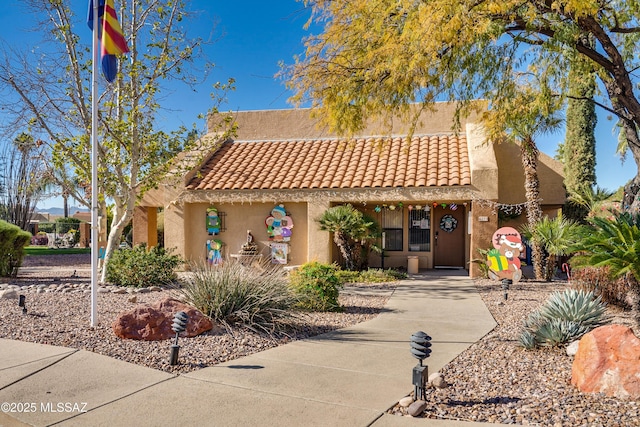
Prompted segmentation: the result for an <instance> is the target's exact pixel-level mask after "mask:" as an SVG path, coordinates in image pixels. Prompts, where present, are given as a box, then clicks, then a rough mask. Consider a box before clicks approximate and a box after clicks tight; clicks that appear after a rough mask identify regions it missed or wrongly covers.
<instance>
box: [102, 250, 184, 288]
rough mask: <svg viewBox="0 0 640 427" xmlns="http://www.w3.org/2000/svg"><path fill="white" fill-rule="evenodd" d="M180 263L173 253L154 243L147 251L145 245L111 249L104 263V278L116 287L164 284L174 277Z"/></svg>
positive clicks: (174, 278)
mask: <svg viewBox="0 0 640 427" xmlns="http://www.w3.org/2000/svg"><path fill="white" fill-rule="evenodd" d="M180 264H182V260H181V259H180V257H179V256H177V255H171V254H170V251H167V250H165V249H164V248H161V247H158V246H154V247H152V248H151V249H150V250H147V247H146V245H145V244H141V245H138V246H136V247H135V248H133V249H123V250H117V251H114V252H113V255H112V256H111V258H110V260H109V263H108V264H107V276H106V278H107V281H108V282H110V283H114V284H116V285H120V286H135V287H139V288H141V287H145V286H158V285H167V284H170V283H173V282H175V280H176V279H177V275H176V268H177V267H178V266H180Z"/></svg>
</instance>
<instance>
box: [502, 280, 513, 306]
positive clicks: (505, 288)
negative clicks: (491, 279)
mask: <svg viewBox="0 0 640 427" xmlns="http://www.w3.org/2000/svg"><path fill="white" fill-rule="evenodd" d="M512 283H513V280H511V279H502V291H503V292H504V300H505V301H506V300H507V298H509V295H508V292H509V286H510V285H511V284H512Z"/></svg>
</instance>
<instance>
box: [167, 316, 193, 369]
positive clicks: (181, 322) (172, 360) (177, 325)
mask: <svg viewBox="0 0 640 427" xmlns="http://www.w3.org/2000/svg"><path fill="white" fill-rule="evenodd" d="M188 320H189V316H187V313H185V312H184V311H179V312H177V313H176V314H175V316H173V324H172V325H171V329H172V330H173V332H175V333H176V341H175V343H174V344H173V345H172V346H171V356H170V357H169V364H170V365H177V364H178V352H179V351H180V346H179V345H178V335H180V332H184V331H185V329H187V321H188Z"/></svg>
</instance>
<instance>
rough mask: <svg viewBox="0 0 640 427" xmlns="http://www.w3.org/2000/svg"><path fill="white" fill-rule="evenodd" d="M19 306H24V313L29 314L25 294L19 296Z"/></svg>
mask: <svg viewBox="0 0 640 427" xmlns="http://www.w3.org/2000/svg"><path fill="white" fill-rule="evenodd" d="M18 307H22V314H27V302H26V297H25V296H24V295H20V296H19V299H18Z"/></svg>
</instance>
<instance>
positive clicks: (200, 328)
mask: <svg viewBox="0 0 640 427" xmlns="http://www.w3.org/2000/svg"><path fill="white" fill-rule="evenodd" d="M179 311H184V312H185V313H187V315H188V316H189V321H188V322H187V329H186V330H185V331H184V332H183V333H181V334H180V336H186V337H195V336H196V335H199V334H201V333H203V332H206V331H209V330H211V329H213V323H212V322H211V319H209V318H208V317H206V316H205V315H203V314H202V313H201V312H200V311H198V310H197V309H196V308H194V307H192V306H190V305H187V304H185V303H183V302H181V301H178V300H177V299H174V298H165V299H163V300H161V301H157V302H155V303H153V304H140V305H138V306H137V307H136V308H134V309H133V310H130V311H125V312H122V313H120V315H118V318H117V319H116V320H115V322H113V325H112V328H113V332H115V334H116V335H117V336H118V337H120V338H126V339H134V340H144V341H156V340H166V339H168V338H172V337H175V336H176V333H175V332H173V330H172V329H171V324H172V323H173V317H174V316H175V314H176V313H177V312H179Z"/></svg>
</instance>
